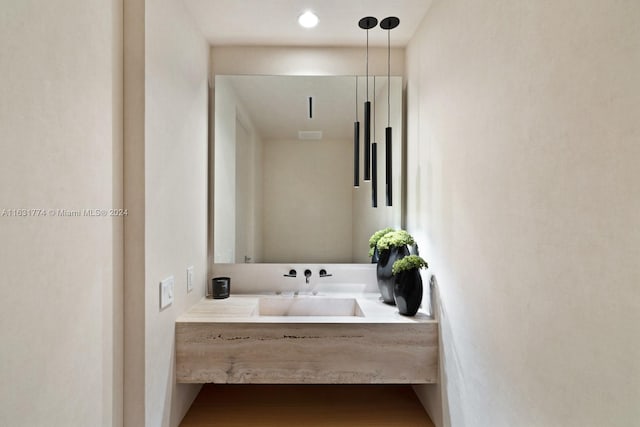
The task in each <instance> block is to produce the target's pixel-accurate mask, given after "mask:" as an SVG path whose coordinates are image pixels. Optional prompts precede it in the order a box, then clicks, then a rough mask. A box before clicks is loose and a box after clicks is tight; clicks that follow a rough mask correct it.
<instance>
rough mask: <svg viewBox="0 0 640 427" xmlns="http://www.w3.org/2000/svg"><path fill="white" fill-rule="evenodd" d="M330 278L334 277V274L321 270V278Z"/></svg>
mask: <svg viewBox="0 0 640 427" xmlns="http://www.w3.org/2000/svg"><path fill="white" fill-rule="evenodd" d="M330 276H333V274H327V270H325V269H324V268H323V269H322V270H320V277H330Z"/></svg>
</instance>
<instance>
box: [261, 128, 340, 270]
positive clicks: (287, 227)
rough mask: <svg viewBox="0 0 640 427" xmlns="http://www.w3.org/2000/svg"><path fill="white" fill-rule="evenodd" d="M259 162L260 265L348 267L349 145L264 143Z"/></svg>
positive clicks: (325, 141) (304, 142) (337, 143)
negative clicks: (293, 263)
mask: <svg viewBox="0 0 640 427" xmlns="http://www.w3.org/2000/svg"><path fill="white" fill-rule="evenodd" d="M263 160H264V162H263V176H264V179H263V182H262V185H263V196H264V199H263V203H264V205H263V206H264V212H263V231H264V240H263V245H264V246H263V253H264V261H265V262H284V263H286V262H291V260H294V259H295V261H296V262H315V263H322V262H334V263H335V262H351V234H352V224H351V209H352V197H351V191H352V187H351V186H350V185H348V183H349V182H351V181H352V177H353V143H352V142H350V141H340V140H337V141H328V140H320V141H299V140H293V141H275V140H271V141H265V144H264V146H263ZM345 237H346V238H345Z"/></svg>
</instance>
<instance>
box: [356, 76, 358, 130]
mask: <svg viewBox="0 0 640 427" xmlns="http://www.w3.org/2000/svg"><path fill="white" fill-rule="evenodd" d="M357 121H358V76H357V75H356V122H357Z"/></svg>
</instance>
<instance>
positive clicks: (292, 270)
mask: <svg viewBox="0 0 640 427" xmlns="http://www.w3.org/2000/svg"><path fill="white" fill-rule="evenodd" d="M296 275H297V273H296V271H295V270H294V269H291V270H289V274H285V275H284V277H296Z"/></svg>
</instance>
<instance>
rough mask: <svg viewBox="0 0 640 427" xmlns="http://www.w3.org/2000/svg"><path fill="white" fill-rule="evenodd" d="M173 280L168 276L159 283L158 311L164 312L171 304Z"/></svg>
mask: <svg viewBox="0 0 640 427" xmlns="http://www.w3.org/2000/svg"><path fill="white" fill-rule="evenodd" d="M174 285H175V279H174V278H173V276H169V277H167V278H166V279H164V280H163V281H162V282H160V310H164V309H165V308H167V307H169V306H170V305H171V304H172V303H173V287H174Z"/></svg>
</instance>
